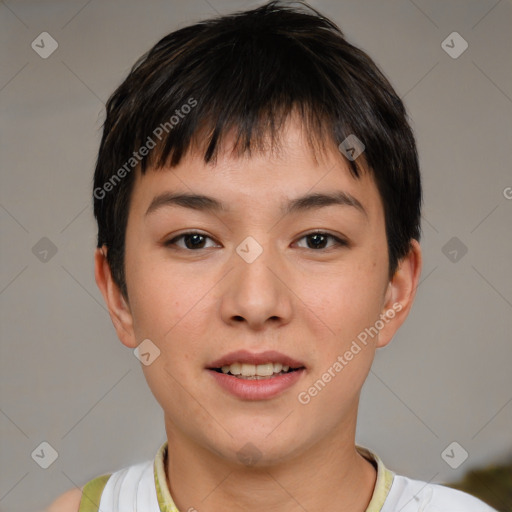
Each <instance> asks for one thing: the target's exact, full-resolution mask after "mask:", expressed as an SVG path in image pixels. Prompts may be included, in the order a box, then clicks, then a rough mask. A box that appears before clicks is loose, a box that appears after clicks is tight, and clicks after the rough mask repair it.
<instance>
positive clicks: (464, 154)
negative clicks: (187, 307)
mask: <svg viewBox="0 0 512 512" xmlns="http://www.w3.org/2000/svg"><path fill="white" fill-rule="evenodd" d="M259 4H260V2H250V1H242V0H240V1H223V0H209V1H206V0H190V1H187V2H178V1H177V0H175V1H171V0H151V1H146V2H141V1H139V2H137V1H135V0H124V1H113V0H107V1H99V0H91V1H84V0H76V1H75V0H71V1H67V2H64V1H56V0H55V1H35V0H32V1H29V0H18V1H16V0H10V1H8V2H1V3H0V17H1V25H0V34H1V38H2V41H1V48H2V52H1V53H2V54H1V67H0V69H1V78H0V91H1V92H0V100H1V119H2V123H1V141H2V142H1V168H2V181H3V184H2V197H1V208H0V218H1V227H2V245H1V273H0V292H1V294H0V299H1V306H2V317H1V320H2V346H1V367H0V378H1V403H0V431H1V439H2V441H1V446H0V460H1V468H0V470H1V474H0V510H2V511H12V512H18V511H33V510H40V509H41V508H42V507H44V506H46V505H47V504H48V503H49V502H50V501H51V500H52V499H53V498H55V497H56V496H57V495H58V494H60V493H62V492H64V491H65V490H67V489H69V488H71V487H73V486H74V485H77V486H81V485H83V484H84V483H85V482H86V481H87V480H89V479H91V478H93V477H94V476H97V475H99V474H102V473H105V472H107V471H113V470H116V469H120V468H121V467H123V466H126V465H129V464H133V463H136V462H140V461H143V460H148V459H151V458H152V457H153V456H154V454H155V452H156V450H157V448H158V447H159V446H160V444H161V443H162V442H163V441H164V440H165V431H164V427H163V418H162V413H161V410H160V408H159V406H158V404H157V403H156V401H155V400H154V398H153V397H152V395H151V394H150V392H149V390H148V388H147V385H146V383H145V380H144V378H143V374H142V371H141V369H140V363H139V361H138V360H137V359H136V358H135V357H134V355H133V353H132V352H131V351H130V350H129V349H127V348H125V347H124V346H123V345H122V344H121V343H120V342H119V341H118V340H117V337H116V334H115V331H114V329H113V327H112V325H111V321H110V318H109V316H108V313H107V310H106V308H105V305H104V303H103V299H102V297H101V294H100V292H99V290H98V289H97V287H96V284H95V281H94V274H93V251H94V247H95V236H96V226H95V223H94V219H93V215H92V208H91V205H92V202H91V188H92V187H91V180H92V172H93V166H94V162H95V158H96V151H97V148H98V144H99V139H100V128H101V124H102V121H103V105H104V102H105V101H106V99H107V98H108V96H109V95H110V94H111V92H113V90H114V88H115V87H116V86H117V85H118V84H119V83H120V82H121V80H122V79H123V78H124V77H125V76H126V74H127V72H128V70H129V68H130V66H131V65H132V64H133V62H134V61H135V59H136V58H137V57H138V56H139V55H141V54H142V53H143V52H144V51H146V50H147V49H149V48H150V47H151V46H152V45H153V44H154V43H156V42H157V40H159V39H160V38H161V37H162V36H164V35H165V34H167V33H168V32H170V31H172V30H174V29H176V28H178V27H182V26H184V25H186V24H189V23H191V22H194V21H198V20H200V19H204V18H206V17H209V16H211V15H215V14H216V12H218V13H229V12H231V11H233V10H238V9H245V8H249V7H255V6H256V5H259ZM311 5H313V6H315V7H317V8H318V9H320V10H321V11H322V12H324V13H325V14H326V15H328V16H330V17H332V19H333V20H334V21H335V22H337V23H338V24H339V25H340V26H341V28H342V30H343V31H344V32H345V34H346V35H347V37H348V38H349V40H350V41H351V42H353V43H355V44H356V45H358V46H360V47H362V48H363V49H365V50H366V51H368V52H369V54H370V55H371V56H372V57H373V58H374V59H375V61H376V62H377V63H378V64H379V65H380V66H381V67H382V69H383V70H384V72H385V73H386V74H387V76H388V77H389V78H390V79H391V81H392V83H393V85H394V86H395V87H396V89H397V91H398V92H399V94H400V96H401V97H402V98H404V101H405V103H406V105H407V107H408V109H409V111H410V115H411V117H412V120H413V126H414V129H415V133H416V135H417V140H418V147H419V152H420V156H421V165H422V172H423V180H424V190H425V208H424V219H423V230H424V238H423V241H422V246H423V250H424V258H425V261H424V271H423V275H422V282H421V285H420V287H419V290H418V296H417V300H416V304H415V306H414V308H413V311H412V313H411V315H410V317H409V319H408V321H407V322H406V324H405V325H404V326H403V328H402V329H401V330H400V332H399V333H398V335H397V336H396V337H395V339H394V341H393V342H392V343H391V345H390V346H389V347H388V348H385V349H383V350H381V351H379V352H378V354H377V358H376V362H375V365H374V368H373V370H372V373H371V374H370V376H369V378H368V381H367V383H366V385H365V387H364V389H363V397H362V404H361V411H360V421H359V429H358V437H357V441H358V443H360V444H363V445H365V446H368V447H369V448H371V449H373V450H375V451H376V452H377V453H378V454H379V455H380V456H381V458H382V459H383V460H384V462H385V463H386V465H388V467H390V468H391V469H393V470H395V471H397V472H399V473H402V474H406V475H408V476H410V477H414V478H419V479H422V480H428V481H430V480H432V481H434V482H449V481H453V480H454V479H457V478H459V477H460V476H462V475H463V474H464V473H465V472H466V471H467V470H468V469H470V468H472V467H476V466H478V465H485V464H487V463H491V462H493V461H501V460H504V459H505V458H507V457H510V456H511V455H512V449H511V448H512V443H511V438H510V431H511V426H512V404H511V402H512V377H511V375H512V374H511V372H510V366H511V364H510V363H511V360H512V358H511V355H512V343H511V335H510V332H511V327H512V322H511V320H512V315H511V308H512V276H511V272H510V262H511V261H512V237H511V236H510V233H511V232H510V225H511V220H512V215H511V211H512V200H510V199H507V197H506V196H507V195H508V197H509V198H510V196H512V189H510V187H512V173H511V163H510V162H511V160H512V154H511V139H510V135H511V133H512V126H511V125H512V116H511V114H512V99H511V98H512V68H511V66H510V60H508V59H509V58H510V53H511V49H512V42H511V39H512V35H511V31H510V26H511V25H512V5H511V3H510V2H508V1H505V0H501V1H497V0H479V1H475V0H472V1H462V0H449V1H445V0H437V1H427V0H415V1H414V2H413V1H412V0H396V1H389V2H388V1H386V2H383V1H378V0H362V1H357V2H356V1H334V0H318V1H312V2H311ZM44 31H46V32H49V33H50V34H51V36H52V37H53V38H54V39H55V40H56V41H57V42H58V45H59V46H58V49H57V50H56V51H55V52H54V53H53V54H52V55H51V56H50V57H48V58H47V59H43V58H41V57H40V56H39V55H38V54H37V53H36V52H35V51H34V50H33V49H32V48H31V43H32V41H34V40H35V39H36V38H37V36H38V35H39V34H40V33H41V32H44ZM454 31H456V32H458V33H459V34H460V35H461V36H462V37H463V38H464V39H465V40H466V41H467V43H468V44H469V47H468V49H467V50H466V51H465V52H464V53H462V54H461V55H460V56H459V57H458V58H456V59H454V58H452V57H450V56H449V55H448V54H447V53H446V52H445V51H444V50H443V48H442V46H441V43H442V41H443V40H445V39H446V38H447V36H448V35H449V34H451V33H452V32H454ZM449 41H450V40H449ZM449 44H450V45H452V46H454V49H455V50H458V49H460V48H461V46H460V45H459V42H456V41H454V43H453V44H452V43H451V42H449ZM507 187H509V188H507ZM43 237H47V238H48V239H49V240H51V242H52V243H53V244H54V245H55V247H56V249H57V252H56V254H55V255H53V256H52V253H51V252H49V253H48V254H47V255H46V259H47V261H41V259H43V260H44V258H45V256H44V253H42V252H41V247H43V249H44V247H45V244H47V245H48V242H47V241H43V242H39V241H40V239H41V238H43ZM452 237H456V240H455V241H452V242H451V244H452V245H448V246H446V244H447V243H448V242H449V240H450V239H452ZM38 242H39V245H36V244H38ZM41 244H42V245H41ZM34 246H36V249H33V248H34ZM464 247H466V248H467V253H466V254H463V252H464ZM38 248H39V252H38ZM443 248H444V249H443ZM453 250H455V251H456V252H453ZM450 251H451V253H450ZM461 256H462V257H461ZM451 259H456V260H457V261H451ZM43 441H46V442H48V443H50V445H51V446H53V447H54V449H55V450H56V451H57V452H58V458H57V459H56V461H55V462H54V463H53V464H52V465H51V466H50V467H49V468H48V469H46V470H45V469H42V468H41V467H39V465H38V464H36V462H35V461H34V460H33V459H32V457H31V453H32V452H33V451H34V450H35V449H36V448H37V447H38V446H39V445H40V443H41V442H43ZM453 441H457V442H458V443H459V444H460V445H461V446H462V447H463V448H464V449H465V450H466V451H467V452H468V453H469V457H468V459H467V460H466V461H465V462H464V463H463V464H461V465H460V466H459V467H458V469H452V468H451V467H450V466H449V465H448V464H447V463H446V462H445V461H444V460H443V458H442V457H441V453H442V452H443V450H444V449H445V448H446V447H447V446H448V445H449V444H450V443H452V442H453ZM46 453H48V451H47V452H46ZM452 453H453V456H452V460H455V461H457V459H460V457H461V454H462V452H461V451H460V448H457V447H456V449H455V450H454V452H450V455H451V454H452ZM46 456H47V455H45V457H46Z"/></svg>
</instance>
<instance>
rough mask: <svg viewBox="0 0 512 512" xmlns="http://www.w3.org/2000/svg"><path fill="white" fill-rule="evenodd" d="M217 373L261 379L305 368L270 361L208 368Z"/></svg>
mask: <svg viewBox="0 0 512 512" xmlns="http://www.w3.org/2000/svg"><path fill="white" fill-rule="evenodd" d="M208 369H209V370H213V371H215V372H217V373H223V374H226V375H230V376H233V377H236V378H238V379H244V380H261V379H269V378H273V377H278V376H279V375H286V374H288V373H292V372H296V371H298V370H303V369H304V366H298V367H295V368H292V367H290V366H289V365H287V364H282V363H274V362H268V363H264V364H257V365H256V364H248V363H241V362H236V363H232V364H230V365H223V366H221V367H218V368H208Z"/></svg>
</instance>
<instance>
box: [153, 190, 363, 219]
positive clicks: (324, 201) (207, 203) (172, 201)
mask: <svg viewBox="0 0 512 512" xmlns="http://www.w3.org/2000/svg"><path fill="white" fill-rule="evenodd" d="M333 205H338V206H351V207H354V208H356V209H357V210H359V211H360V212H361V213H363V214H364V215H365V216H366V217H367V216H368V214H367V212H366V210H365V209H364V207H363V205H362V204H361V202H360V201H358V200H357V199H356V198H355V197H354V196H352V195H351V194H349V193H347V192H343V191H336V192H333V193H313V194H306V195H304V196H301V197H297V198H295V199H292V200H290V201H289V202H287V203H285V204H284V205H282V206H281V213H282V214H283V215H289V214H291V213H297V212H301V211H305V210H313V209H317V208H322V207H326V206H333ZM172 206H181V207H183V208H190V209H192V210H199V211H207V212H220V211H224V212H228V211H229V210H230V209H229V207H228V206H227V205H226V204H225V203H223V202H222V201H220V200H218V199H215V198H213V197H209V196H205V195H201V194H189V193H173V192H163V193H162V194H159V195H157V196H155V197H154V198H153V200H152V201H151V204H150V205H149V207H148V209H147V210H146V213H145V216H148V215H150V214H151V213H154V212H156V211H157V210H159V209H161V208H163V207H172Z"/></svg>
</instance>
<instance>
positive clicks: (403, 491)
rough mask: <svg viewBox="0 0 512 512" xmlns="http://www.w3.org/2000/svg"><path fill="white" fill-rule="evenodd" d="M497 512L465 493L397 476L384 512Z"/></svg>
mask: <svg viewBox="0 0 512 512" xmlns="http://www.w3.org/2000/svg"><path fill="white" fill-rule="evenodd" d="M391 510H393V511H394V510H402V512H417V511H418V510H422V511H425V512H496V511H495V509H493V508H491V507H490V506H489V505H487V504H485V503H484V502H483V501H481V500H479V499H478V498H475V497H474V496H471V495H470V494H467V493H465V492H462V491H458V490H456V489H452V488H450V487H446V486H444V485H440V484H430V483H428V482H423V481H421V480H413V479H412V478H407V477H404V476H400V475H395V477H394V479H393V484H392V486H391V489H390V492H389V495H388V499H387V500H386V503H385V507H384V508H383V509H382V512H388V511H391Z"/></svg>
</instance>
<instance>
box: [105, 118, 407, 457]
mask: <svg viewBox="0 0 512 512" xmlns="http://www.w3.org/2000/svg"><path fill="white" fill-rule="evenodd" d="M317 158H318V160H317V161H316V160H315V158H314V156H313V154H312V153H311V150H310V149H309V147H308V145H307V144H306V142H305V139H304V136H303V132H302V131H301V127H300V125H299V124H298V123H294V122H289V123H288V124H287V126H286V130H285V131H284V132H283V143H282V148H281V151H280V152H279V154H274V155H271V154H270V153H267V154H259V155H256V154H254V155H252V156H251V157H241V158H234V157H232V156H230V155H229V153H222V154H221V155H219V158H218V160H217V163H216V165H211V164H209V165H205V164H204V163H203V161H202V158H201V156H200V155H192V154H191V155H188V156H187V157H186V158H185V159H184V160H183V161H182V163H180V165H179V166H178V167H176V168H173V169H159V170H150V171H149V172H147V173H146V174H145V175H144V176H141V175H140V174H139V175H137V177H136V183H135V185H134V189H133V195H132V200H131V204H130V213H129V218H128V224H127V231H126V253H125V254H126V256H125V273H126V282H127V288H128V300H129V304H128V303H125V302H124V301H123V300H122V299H119V296H118V295H117V302H116V301H115V300H113V299H112V298H110V299H109V300H111V301H113V302H112V303H116V304H118V306H116V307H118V310H119V311H120V312H119V315H118V317H117V320H116V322H115V323H116V325H117V329H118V334H119V337H120V338H121V340H122V341H123V343H125V344H126V345H128V346H130V347H132V348H134V347H136V346H137V345H138V344H139V343H141V342H142V341H143V340H150V341H151V345H147V346H150V347H153V345H154V346H156V347H157V348H158V350H159V351H160V355H159V356H158V357H156V359H154V361H153V362H152V363H151V364H149V365H147V366H146V365H143V366H142V368H143V370H144V373H145V377H146V379H147V382H148V384H149V386H150V388H151V390H152V392H153V394H154V395H155V397H156V399H157V400H158V402H159V403H160V405H161V406H162V408H163V410H164V414H165V420H166V429H167V433H168V436H169V437H171V436H173V437H174V438H177V439H181V440H182V441H183V442H185V443H189V444H190V445H193V446H196V447H199V448H201V449H206V450H208V451H209V452H211V453H214V454H216V455H218V456H220V457H223V458H224V459H226V460H229V461H232V462H236V461H237V460H242V459H241V455H242V458H243V455H244V450H247V449H248V448H247V447H248V446H250V445H247V443H251V444H252V445H254V447H255V448H254V447H253V448H251V449H252V450H256V451H257V453H258V455H257V458H260V462H261V463H265V462H267V463H272V462H274V461H277V460H286V459H289V458H293V457H296V456H299V455H300V454H302V453H306V452H307V450H308V449H309V448H311V447H314V446H316V445H318V443H321V442H323V441H325V440H329V442H331V443H332V442H336V441H340V442H341V441H342V440H343V439H346V438H349V437H350V436H351V435H353V433H354V430H355V424H356V415H357V405H358V399H359V393H360V390H361V387H362V385H363V383H364V380H365V378H366V376H367V374H368V372H369V369H370V366H371V363H372V360H373V356H374V352H375V349H376V347H378V346H382V345H384V344H386V343H387V342H388V341H389V340H390V339H391V337H392V335H393V333H394V332H395V331H396V329H397V328H398V326H399V324H400V323H401V322H402V321H403V318H404V314H406V311H407V310H408V305H407V301H408V299H410V297H409V296H410V295H411V293H413V292H412V291H411V289H412V288H411V281H414V278H411V275H412V274H414V270H413V271H412V272H411V271H406V272H405V274H406V275H405V278H404V279H402V281H400V278H399V277H397V281H396V283H395V282H393V281H391V282H390V281H389V276H388V252H387V241H386V234H385V221H384V212H383V206H382V201H381V199H380V195H379V193H378V190H377V188H376V185H375V183H374V181H373V179H372V177H371V175H370V174H369V173H363V175H362V176H361V177H360V178H357V179H356V178H354V177H352V176H351V174H350V172H349V168H348V166H347V164H346V161H345V160H344V157H343V156H342V155H341V154H340V153H339V152H338V151H337V149H336V147H333V148H332V149H330V150H328V151H326V152H325V153H323V154H322V155H317ZM178 194H180V195H185V194H186V195H194V196H206V197H207V198H208V199H205V198H203V199H198V198H195V199H194V198H190V197H189V198H184V197H182V198H181V199H177V198H176V195H178ZM173 195H174V198H173V197H171V196H173ZM321 196H322V197H321ZM308 197H309V199H308ZM397 276H400V273H397ZM413 277H414V276H413ZM404 282H407V286H405V287H404V285H403V283H404ZM106 296H107V295H106ZM111 297H112V296H111ZM112 309H115V307H114V308H111V310H112ZM386 313H387V316H385V317H384V316H383V315H384V314H386ZM391 315H392V316H391ZM365 334H366V336H365ZM146 343H148V342H146ZM154 350H155V349H154V347H153V348H152V349H151V350H150V351H149V352H150V353H153V352H152V351H154ZM149 357H151V359H152V358H153V357H154V356H153V355H152V356H149ZM269 363H271V364H269ZM272 363H273V364H272ZM286 366H289V367H290V369H289V370H288V372H286V373H285V372H284V370H286ZM283 367H284V370H283ZM240 372H241V374H239V373H240ZM237 373H238V374H239V375H238V376H237V375H235V374H237ZM255 374H256V375H257V376H256V377H255ZM245 455H247V454H245ZM249 456H250V454H249Z"/></svg>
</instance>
